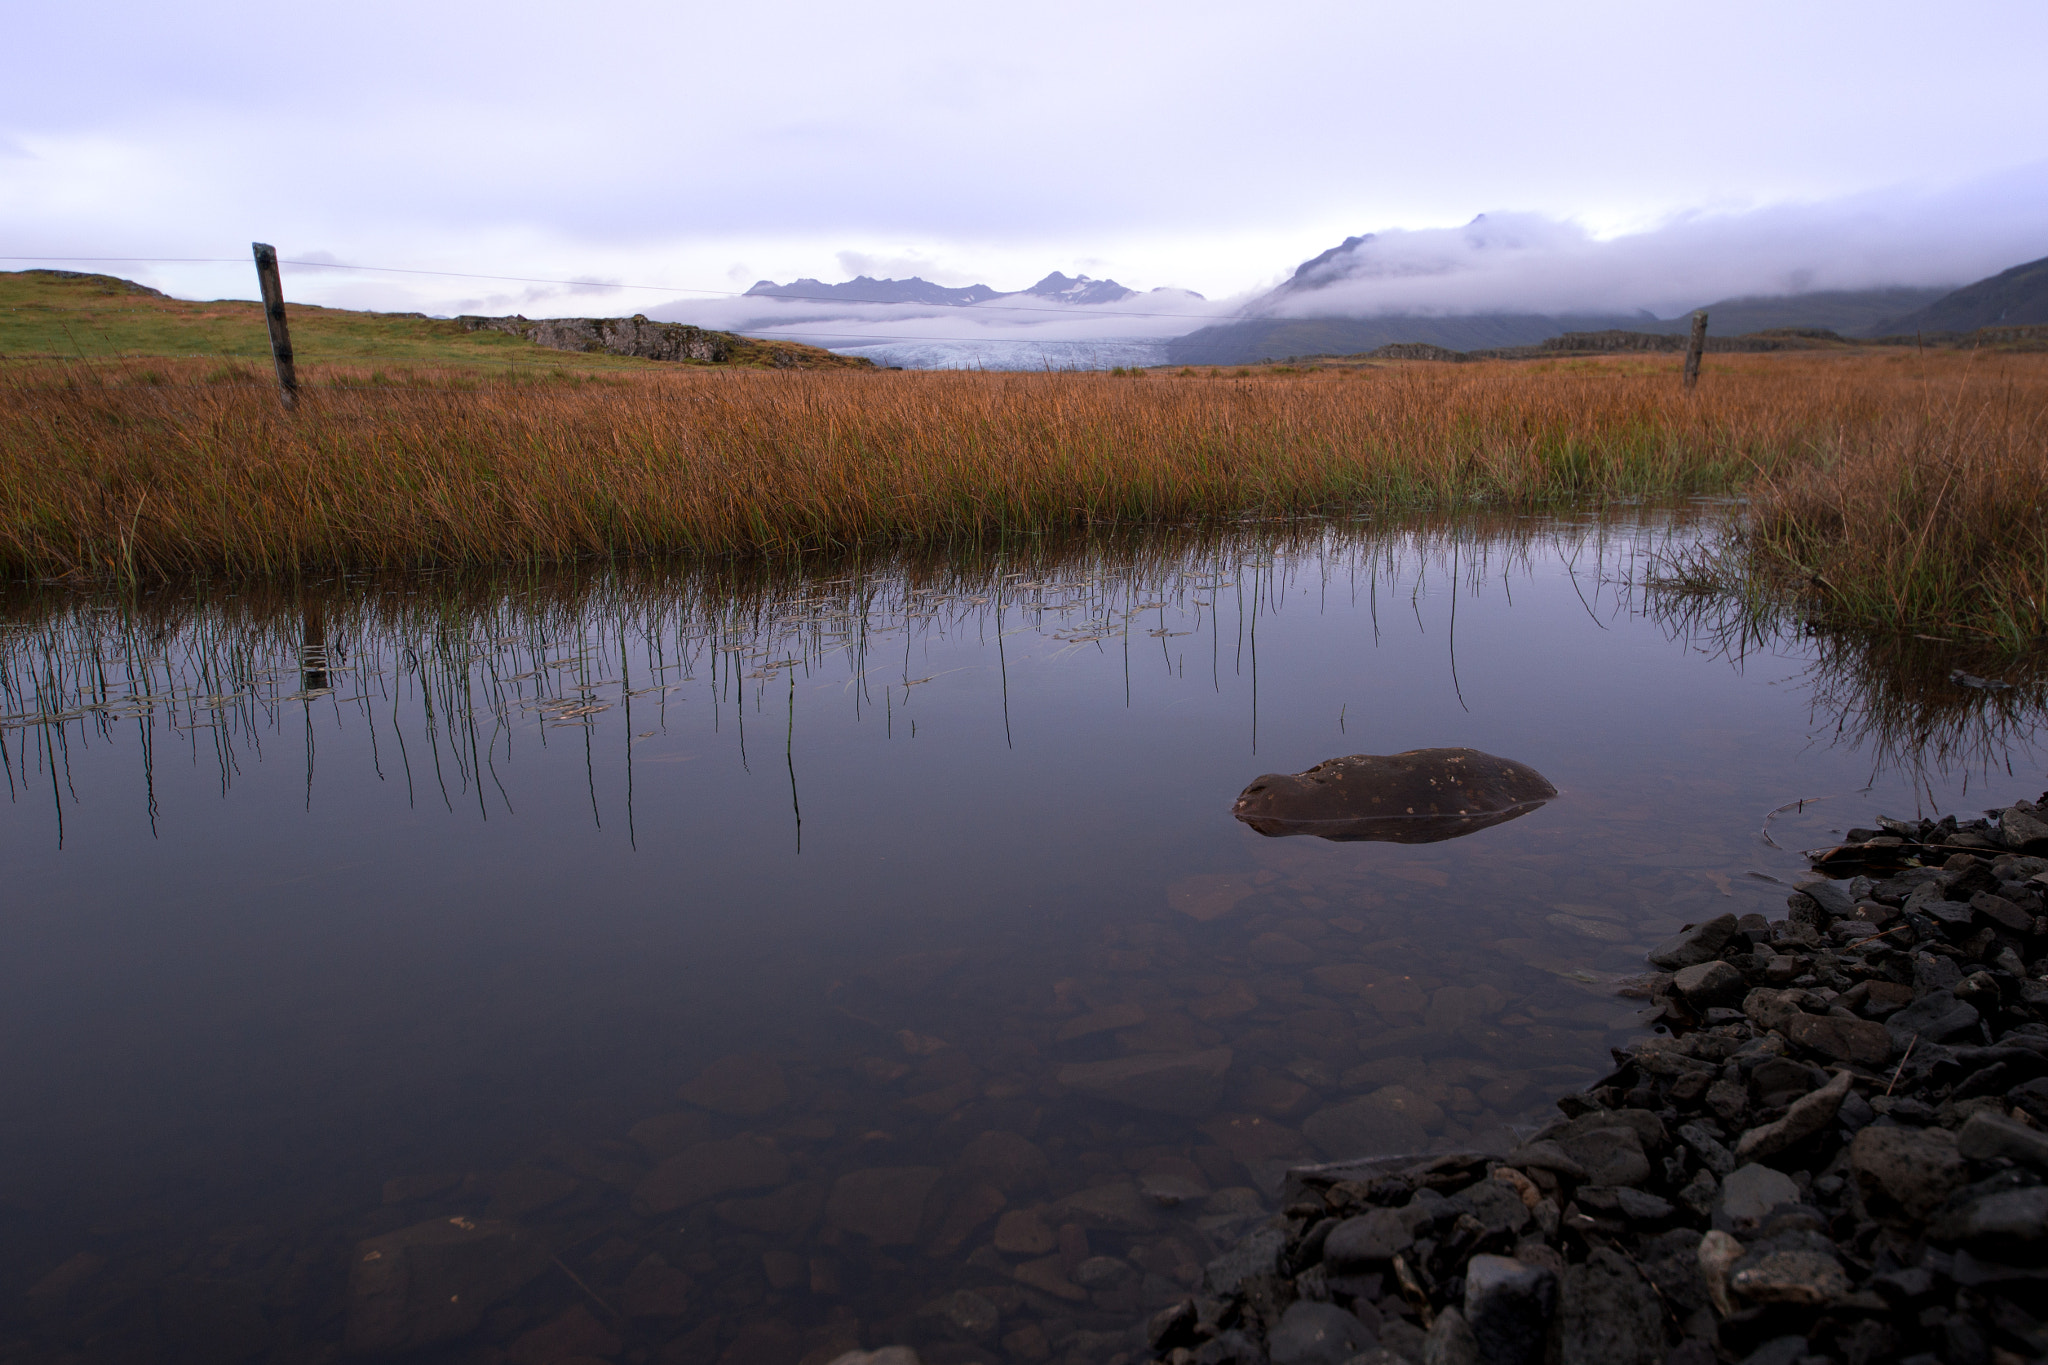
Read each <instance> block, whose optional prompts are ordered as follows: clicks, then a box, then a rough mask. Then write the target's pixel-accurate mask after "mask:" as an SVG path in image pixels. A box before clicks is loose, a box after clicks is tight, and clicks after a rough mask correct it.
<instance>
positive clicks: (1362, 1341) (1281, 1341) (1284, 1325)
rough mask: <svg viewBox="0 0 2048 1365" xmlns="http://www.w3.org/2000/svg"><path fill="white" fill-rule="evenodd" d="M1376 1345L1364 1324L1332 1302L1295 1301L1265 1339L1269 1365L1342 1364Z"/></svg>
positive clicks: (1377, 1342)
mask: <svg viewBox="0 0 2048 1365" xmlns="http://www.w3.org/2000/svg"><path fill="white" fill-rule="evenodd" d="M1377 1345H1379V1341H1378V1340H1377V1339H1376V1338H1375V1337H1374V1336H1373V1334H1372V1333H1371V1332H1370V1331H1368V1330H1367V1329H1366V1325H1365V1324H1364V1323H1362V1322H1360V1321H1359V1320H1358V1319H1357V1318H1355V1317H1353V1316H1351V1314H1349V1313H1347V1312H1345V1311H1344V1310H1343V1309H1341V1308H1339V1307H1338V1306H1337V1305H1336V1304H1334V1303H1310V1302H1308V1301H1307V1300H1297V1301H1296V1302H1294V1303H1291V1304H1289V1305H1288V1307H1287V1311H1286V1312H1285V1313H1282V1314H1281V1315H1280V1324H1279V1326H1277V1327H1275V1328H1274V1329H1273V1331H1272V1334H1271V1335H1270V1336H1268V1337H1267V1338H1266V1352H1267V1354H1268V1355H1270V1356H1271V1357H1272V1358H1273V1365H1344V1362H1345V1361H1347V1360H1349V1359H1351V1357H1353V1356H1355V1355H1357V1354H1358V1353H1359V1352H1360V1351H1364V1350H1368V1349H1370V1348H1372V1347H1374V1346H1377Z"/></svg>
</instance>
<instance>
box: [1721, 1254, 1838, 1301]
mask: <svg viewBox="0 0 2048 1365" xmlns="http://www.w3.org/2000/svg"><path fill="white" fill-rule="evenodd" d="M1728 1287H1729V1288H1730V1289H1732V1290H1734V1291H1735V1293H1736V1295H1737V1296H1738V1297H1740V1298H1743V1299H1746V1300H1748V1301H1749V1302H1750V1303H1791V1304H1802V1305H1814V1304H1823V1303H1831V1302H1833V1301H1834V1300H1836V1299H1839V1298H1841V1297H1843V1296H1844V1295H1846V1294H1847V1293H1849V1291H1850V1288H1851V1285H1850V1283H1849V1277H1848V1275H1847V1274H1845V1273H1844V1272H1843V1270H1842V1266H1841V1263H1840V1262H1838V1261H1837V1260H1835V1258H1834V1257H1833V1256H1830V1255H1827V1254H1826V1253H1824V1252H1819V1251H1807V1250H1796V1249H1795V1250H1790V1251H1766V1252H1763V1253H1761V1254H1753V1255H1749V1256H1745V1257H1743V1258H1742V1259H1741V1260H1740V1261H1737V1262H1736V1263H1735V1269H1734V1271H1733V1272H1732V1273H1731V1274H1730V1275H1729V1276H1728Z"/></svg>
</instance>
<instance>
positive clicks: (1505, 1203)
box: [1451, 1180, 1529, 1237]
mask: <svg viewBox="0 0 2048 1365" xmlns="http://www.w3.org/2000/svg"><path fill="white" fill-rule="evenodd" d="M1451 1202H1452V1203H1454V1204H1463V1205H1464V1206H1465V1207H1466V1208H1467V1209H1469V1210H1470V1211H1471V1213H1472V1216H1473V1217H1474V1218H1477V1219H1478V1220H1479V1223H1480V1226H1482V1227H1484V1228H1485V1229H1486V1233H1487V1235H1488V1236H1489V1237H1491V1236H1498V1235H1499V1234H1501V1233H1515V1232H1520V1231H1521V1230H1522V1229H1523V1228H1525V1227H1527V1226H1528V1225H1529V1206H1528V1205H1527V1204H1524V1203H1523V1202H1522V1196H1521V1195H1519V1194H1517V1193H1516V1192H1515V1191H1514V1189H1513V1188H1511V1187H1510V1186H1508V1185H1504V1184H1502V1183H1501V1182H1500V1181H1498V1180H1482V1181H1480V1182H1479V1183H1478V1184H1476V1185H1473V1186H1471V1187H1470V1188H1468V1189H1466V1190H1464V1191H1463V1192H1462V1193H1460V1194H1459V1195H1458V1196H1457V1198H1455V1199H1454V1200H1452V1201H1451Z"/></svg>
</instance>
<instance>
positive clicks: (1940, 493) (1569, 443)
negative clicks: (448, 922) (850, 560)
mask: <svg viewBox="0 0 2048 1365" xmlns="http://www.w3.org/2000/svg"><path fill="white" fill-rule="evenodd" d="M1677 367H1678V360H1677V358H1676V357H1652V358H1643V357H1611V358H1598V359H1573V360H1569V361H1560V362H1549V361H1538V362H1488V363H1476V364H1465V365H1447V364H1432V363H1428V362H1410V363H1391V364H1385V365H1376V366H1349V367H1342V368H1323V369H1308V370H1305V371H1304V370H1298V369H1291V368H1289V369H1285V370H1280V369H1265V370H1255V371H1250V372H1247V371H1242V370H1240V371H1204V372H1187V371H1182V372H1180V373H1178V374H1175V373H1169V372H1165V371H1154V372H1150V373H1147V374H1142V375H1133V376H1111V375H1104V374H1100V373H1045V374H1032V373H978V372H847V371H838V372H833V371H825V372H722V371H717V370H710V369H703V368H690V369H681V368H679V369H676V370H653V369H647V370H640V371H628V372H621V371H614V372H609V373H592V374H568V375H565V376H563V377H560V378H557V379H554V380H546V379H541V380H528V381H526V382H516V383H514V382H494V381H493V380H491V379H490V378H489V377H487V376H485V377H479V376H478V375H477V374H476V373H474V372H469V371H462V370H454V369H451V370H443V371H436V370H432V369H414V370H410V371H397V372H396V374H397V376H398V377H397V379H396V381H395V382H394V381H393V380H392V379H391V378H390V376H389V375H387V374H385V373H382V372H380V373H378V374H376V375H375V376H374V379H376V380H378V381H382V382H369V380H370V378H372V376H369V374H368V372H367V371H356V370H349V369H346V368H342V367H327V368H323V369H317V370H315V371H314V372H313V373H311V374H310V376H309V382H308V384H307V387H306V388H305V390H304V391H303V393H302V396H301V400H300V403H299V405H298V407H297V409H296V410H295V411H291V412H286V411H284V410H282V408H281V406H280V404H279V402H278V399H277V394H276V392H275V390H274V389H273V388H272V387H271V385H270V383H269V382H268V376H267V367H258V366H255V365H229V366H222V365H220V364H219V363H218V362H205V361H188V362H180V361H152V362H148V364H147V365H146V367H145V366H144V365H143V364H142V363H141V362H129V363H117V364H100V365H90V364H86V363H82V362H79V363H69V364H65V363H54V362H29V363H23V364H17V365H14V366H10V367H7V368H0V468H4V470H5V473H6V478H5V480H4V485H0V562H4V565H5V567H6V569H7V570H8V571H9V572H11V573H13V574H17V575H21V574H26V575H35V576H44V577H71V578H77V579H83V580H97V579H122V580H130V581H132V580H136V579H145V578H160V577H164V576H175V575H189V574H194V573H211V574H226V575H237V576H264V577H280V576H283V577H290V576H293V575H297V574H301V573H308V572H329V571H333V570H338V569H351V568H352V569H367V568H371V567H400V566H413V565H428V564H433V565H444V566H445V565H465V564H487V563H508V562H509V563H521V562H525V563H533V562H543V561H561V560H566V559H573V558H583V557H606V556H651V555H665V554H710V555H770V556H779V555H790V554H796V553H801V552H805V551H811V550H819V549H831V548H843V547H847V546H852V545H856V544H862V545H878V544H881V545H885V544H904V543H914V544H919V545H923V546H927V547H944V546H947V545H964V544H970V543H972V544H987V543H988V542H991V541H999V540H1001V539H1003V538H1005V537H1009V536H1014V535H1019V534H1050V533H1058V532H1062V531H1067V530H1070V529H1074V528H1084V527H1089V526H1099V525H1103V524H1120V525H1130V524H1140V523H1154V522H1187V521H1199V520H1205V519H1225V518H1234V517H1240V516H1245V515H1267V516H1271V515H1279V514H1293V513H1309V512H1317V511H1338V510H1346V511H1353V512H1356V511H1359V510H1373V511H1387V512H1392V511H1397V510H1401V509H1407V508H1417V507H1434V508H1449V507H1456V506H1462V505H1471V504H1490V505H1496V506H1499V505H1508V506H1526V507H1530V508H1538V507H1559V506H1562V505H1566V504H1575V505H1580V506H1584V505H1589V504H1597V503H1599V502H1602V501H1607V500H1613V499H1622V498H1626V499H1632V500H1658V499H1668V498H1672V497H1678V496H1684V495H1689V494H1699V493H1744V494H1747V495H1748V497H1749V498H1750V499H1751V500H1752V501H1751V505H1750V507H1749V509H1748V515H1747V516H1746V517H1745V518H1743V519H1742V525H1741V526H1740V528H1738V529H1736V530H1734V531H1733V532H1731V536H1730V539H1729V541H1728V547H1729V548H1728V550H1727V553H1726V554H1724V555H1723V557H1722V559H1721V561H1720V563H1721V564H1722V565H1723V567H1724V568H1725V567H1726V565H1727V564H1728V563H1729V562H1732V561H1731V560H1730V559H1729V556H1731V555H1733V556H1736V557H1739V558H1741V559H1742V561H1743V563H1744V568H1743V570H1742V573H1743V575H1744V576H1745V578H1746V581H1747V582H1749V583H1750V584H1751V585H1754V584H1756V583H1758V582H1761V581H1763V580H1764V579H1766V578H1769V579H1771V580H1772V581H1773V582H1774V583H1775V585H1776V586H1775V588H1774V591H1780V592H1782V591H1783V590H1788V589H1789V590H1790V591H1792V592H1795V593H1798V594H1801V595H1803V596H1804V597H1805V598H1806V599H1807V601H1808V602H1809V603H1810V604H1811V606H1812V607H1813V608H1815V609H1817V610H1819V611H1821V612H1823V613H1830V614H1834V615H1837V616H1840V617H1843V618H1844V619H1846V620H1853V621H1856V622H1861V623H1867V624H1873V625H1884V626H1889V627H1893V628H1908V629H1925V628H1928V627H1930V626H1937V625H1938V626H1943V627H1947V628H1955V629H1963V630H1970V631H1975V632H1977V633H1979V634H1982V635H1986V636H1991V637H1995V638H1999V639H2003V640H2007V641H2009V642H2012V643H2015V644H2017V643H2021V642H2023V641H2025V640H2027V639H2029V638H2031V637H2033V636H2035V635H2038V634H2040V633H2041V632H2042V631H2043V630H2044V629H2048V530H2044V524H2043V523H2044V504H2043V494H2044V482H2048V478H2044V476H2048V355H2038V354H2007V353H1994V352H1955V351H1943V352H1934V351H1930V352H1927V353H1925V354H1921V353H1918V352H1914V351H1904V350H1884V351H1853V352H1822V353H1814V352H1807V353H1778V354H1767V355H1726V356H1722V355H1716V356H1711V357H1709V358H1708V362H1707V367H1706V372H1705V375H1704V377H1703V378H1702V381H1701V383H1700V386H1699V388H1698V389H1697V390H1696V391H1695V392H1693V393H1691V394H1687V393H1686V392H1684V391H1683V390H1682V389H1681V387H1680V385H1679V382H1678V373H1677Z"/></svg>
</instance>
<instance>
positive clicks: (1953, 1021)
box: [1884, 958, 1978, 1049]
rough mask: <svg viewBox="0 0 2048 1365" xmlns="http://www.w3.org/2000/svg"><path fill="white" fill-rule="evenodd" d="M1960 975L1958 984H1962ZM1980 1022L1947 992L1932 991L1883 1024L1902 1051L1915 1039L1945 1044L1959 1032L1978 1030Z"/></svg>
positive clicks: (1950, 966)
mask: <svg viewBox="0 0 2048 1365" xmlns="http://www.w3.org/2000/svg"><path fill="white" fill-rule="evenodd" d="M1935 960H1936V961H1938V962H1941V963H1943V964H1944V965H1946V966H1948V967H1949V968H1951V969H1953V968H1954V967H1955V964H1954V963H1953V962H1950V961H1949V960H1948V959H1947V958H1937V959H1935ZM1961 979H1962V978H1961V976H1960V975H1958V977H1957V981H1958V982H1960V981H1961ZM1977 1023H1978V1016H1977V1011H1976V1010H1975V1009H1973V1008H1972V1007H1970V1006H1969V1005H1966V1004H1964V1003H1963V1002H1962V1001H1960V1000H1958V999H1956V998H1955V996H1954V994H1953V993H1951V992H1949V991H1947V990H1931V991H1929V992H1928V993H1927V994H1925V995H1923V996H1921V997H1920V998H1919V999H1918V1000H1915V1001H1914V1002H1913V1003H1912V1004H1910V1005H1908V1006H1906V1008H1904V1009H1902V1010H1900V1011H1899V1012H1898V1013H1896V1014H1894V1015H1892V1017H1891V1018H1889V1019H1887V1020H1885V1021H1884V1026H1885V1028H1886V1029H1887V1030H1889V1031H1890V1033H1891V1035H1892V1044H1893V1046H1894V1047H1896V1048H1900V1049H1903V1048H1904V1047H1905V1046H1906V1045H1907V1044H1908V1043H1910V1042H1912V1040H1913V1039H1914V1038H1916V1037H1917V1038H1920V1039H1922V1040H1923V1041H1925V1042H1929V1043H1945V1042H1947V1041H1948V1040H1949V1039H1951V1038H1953V1037H1955V1036H1956V1035H1958V1034H1960V1033H1964V1032H1967V1031H1969V1030H1972V1029H1975V1028H1976V1027H1977Z"/></svg>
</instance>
